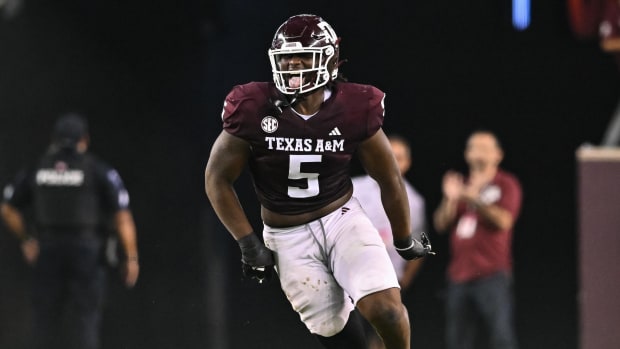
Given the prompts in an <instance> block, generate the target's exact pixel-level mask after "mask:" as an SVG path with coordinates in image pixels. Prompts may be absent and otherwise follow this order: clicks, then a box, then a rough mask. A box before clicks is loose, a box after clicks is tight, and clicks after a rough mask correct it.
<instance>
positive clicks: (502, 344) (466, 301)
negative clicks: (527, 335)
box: [446, 272, 517, 349]
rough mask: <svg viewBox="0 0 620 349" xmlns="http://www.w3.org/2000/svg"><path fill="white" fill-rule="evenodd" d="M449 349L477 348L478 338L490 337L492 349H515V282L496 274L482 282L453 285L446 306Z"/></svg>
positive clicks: (449, 288) (449, 289)
mask: <svg viewBox="0 0 620 349" xmlns="http://www.w3.org/2000/svg"><path fill="white" fill-rule="evenodd" d="M446 321H447V327H446V336H447V338H446V340H447V348H448V349H473V348H476V346H475V343H476V338H475V336H476V334H477V333H480V332H481V331H480V330H482V332H483V333H486V334H488V340H487V342H488V344H489V348H491V349H516V348H517V340H516V335H515V330H514V324H513V296H512V278H511V277H510V276H509V275H507V274H506V273H503V272H502V273H497V274H494V275H491V276H489V277H485V278H483V279H479V280H475V281H471V282H466V283H458V284H457V283H450V284H449V286H448V294H447V302H446Z"/></svg>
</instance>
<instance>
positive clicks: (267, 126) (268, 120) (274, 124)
mask: <svg viewBox="0 0 620 349" xmlns="http://www.w3.org/2000/svg"><path fill="white" fill-rule="evenodd" d="M260 126H261V128H262V129H263V131H265V132H267V133H274V132H276V130H277V129H278V119H276V118H274V117H273V116H265V117H264V118H263V120H262V121H261V122H260Z"/></svg>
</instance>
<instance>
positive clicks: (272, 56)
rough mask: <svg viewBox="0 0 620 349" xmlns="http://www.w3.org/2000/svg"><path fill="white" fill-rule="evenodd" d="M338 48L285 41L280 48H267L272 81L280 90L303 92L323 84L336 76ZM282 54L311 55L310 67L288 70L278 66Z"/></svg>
mask: <svg viewBox="0 0 620 349" xmlns="http://www.w3.org/2000/svg"><path fill="white" fill-rule="evenodd" d="M337 51H338V49H337V47H334V46H333V45H326V46H321V47H303V46H302V44H301V43H300V42H287V43H284V44H283V45H282V47H281V48H275V49H274V48H272V49H270V50H269V52H268V53H269V60H270V62H271V69H272V72H273V81H274V82H275V84H276V87H277V88H278V90H280V92H282V93H284V94H287V95H296V94H303V93H307V92H310V91H313V90H316V89H318V88H319V87H322V86H325V85H326V84H327V83H328V82H330V81H331V80H334V79H336V78H337V77H338V65H337V62H338V52H337ZM282 55H293V56H294V55H300V56H307V55H312V65H311V67H304V68H302V69H297V70H288V67H281V66H280V58H281V56H282Z"/></svg>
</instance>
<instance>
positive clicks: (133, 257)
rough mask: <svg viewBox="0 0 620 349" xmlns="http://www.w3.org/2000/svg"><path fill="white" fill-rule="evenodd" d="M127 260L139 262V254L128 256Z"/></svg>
mask: <svg viewBox="0 0 620 349" xmlns="http://www.w3.org/2000/svg"><path fill="white" fill-rule="evenodd" d="M127 262H138V256H129V257H127Z"/></svg>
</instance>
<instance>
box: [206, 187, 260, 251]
mask: <svg viewBox="0 0 620 349" xmlns="http://www.w3.org/2000/svg"><path fill="white" fill-rule="evenodd" d="M206 189H207V196H208V197H209V201H210V202H211V206H213V209H214V210H215V213H216V214H217V216H218V218H219V219H220V221H221V222H222V224H224V226H225V227H226V229H227V230H228V231H229V232H230V234H231V235H232V236H233V237H234V238H235V240H239V239H241V238H243V237H245V236H247V235H248V234H250V233H251V232H252V231H254V229H253V228H252V225H251V224H250V222H249V220H248V218H247V216H246V215H245V212H244V211H243V207H242V206H241V203H240V202H239V198H238V197H237V193H236V192H235V189H234V188H233V186H232V184H230V183H226V182H225V181H220V180H216V179H213V178H211V179H209V178H208V179H207V185H206Z"/></svg>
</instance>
